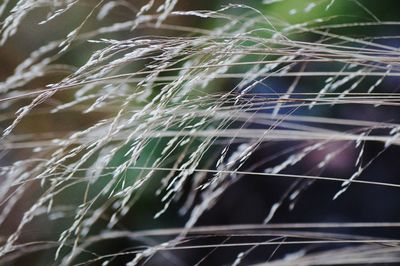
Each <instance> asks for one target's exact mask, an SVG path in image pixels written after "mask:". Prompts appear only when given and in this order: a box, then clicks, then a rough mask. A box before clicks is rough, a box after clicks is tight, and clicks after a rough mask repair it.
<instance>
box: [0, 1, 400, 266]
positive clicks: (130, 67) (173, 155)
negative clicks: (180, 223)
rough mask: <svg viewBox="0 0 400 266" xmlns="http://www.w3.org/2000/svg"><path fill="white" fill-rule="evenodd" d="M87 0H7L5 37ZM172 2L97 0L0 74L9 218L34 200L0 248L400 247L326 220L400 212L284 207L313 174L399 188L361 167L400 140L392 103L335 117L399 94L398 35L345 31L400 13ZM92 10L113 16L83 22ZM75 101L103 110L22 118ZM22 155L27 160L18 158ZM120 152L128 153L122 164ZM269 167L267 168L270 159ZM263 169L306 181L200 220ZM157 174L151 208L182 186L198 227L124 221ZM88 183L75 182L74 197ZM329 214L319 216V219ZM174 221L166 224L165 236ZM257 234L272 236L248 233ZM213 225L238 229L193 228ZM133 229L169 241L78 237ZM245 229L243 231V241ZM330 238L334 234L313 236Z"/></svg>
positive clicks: (364, 256)
mask: <svg viewBox="0 0 400 266" xmlns="http://www.w3.org/2000/svg"><path fill="white" fill-rule="evenodd" d="M81 2H83V1H75V0H74V1H66V0H63V1H55V0H53V1H27V0H25V1H22V0H21V1H17V3H15V5H14V6H13V9H11V11H9V9H10V8H11V6H12V5H13V4H14V3H11V2H9V1H3V3H2V5H1V4H0V15H2V18H3V24H2V25H1V27H2V29H1V31H0V33H1V38H0V43H1V44H2V45H7V43H8V42H9V41H10V40H12V38H13V36H14V35H18V29H19V27H21V25H23V23H24V21H25V20H26V19H27V17H29V14H30V13H31V12H33V11H34V10H37V9H45V10H47V11H48V12H50V13H49V14H48V17H47V18H45V19H44V20H43V21H42V23H43V24H44V25H46V24H48V23H54V22H53V21H56V22H57V23H58V22H59V21H62V18H63V16H67V15H68V14H69V13H68V12H73V11H74V10H75V9H76V8H79V5H80V4H82V3H81ZM176 2H177V1H173V0H166V1H165V3H163V4H161V3H155V2H154V1H149V2H148V3H147V4H146V5H144V6H141V7H140V6H137V4H136V5H133V4H131V3H130V2H128V1H98V2H97V3H96V4H95V5H92V6H91V7H90V9H89V11H88V12H87V14H86V15H85V16H84V17H83V18H82V20H81V21H80V24H78V26H76V27H75V28H72V29H71V30H70V33H69V34H68V35H66V36H65V38H64V39H61V40H52V41H48V42H46V43H43V44H42V45H43V46H41V47H38V48H36V49H35V50H34V51H33V52H31V53H30V55H29V56H28V57H27V58H26V59H25V60H24V61H23V62H21V63H20V64H19V65H18V66H16V67H15V71H14V73H13V74H12V75H10V76H9V77H8V78H7V79H6V80H4V81H2V82H1V83H0V92H1V95H2V96H1V99H0V107H1V108H2V113H1V115H0V120H1V121H2V124H7V127H6V128H5V129H4V131H3V134H2V138H1V145H2V153H1V156H2V158H6V159H4V162H5V163H2V166H1V176H2V181H1V188H0V202H1V213H0V226H1V225H2V224H5V222H6V221H7V219H10V218H9V217H11V216H13V213H19V212H21V211H20V209H21V208H22V207H21V206H23V208H25V209H24V210H23V212H22V214H21V217H20V218H18V220H19V221H18V223H17V224H18V225H17V226H16V227H15V228H14V229H13V230H12V232H10V233H6V234H3V233H2V234H3V236H2V237H1V238H0V240H1V248H0V262H1V263H2V264H7V263H11V262H12V261H13V260H16V259H18V258H21V257H23V256H29V254H30V253H33V252H51V254H53V255H54V257H55V263H56V264H58V265H83V264H89V263H103V265H106V264H107V263H108V262H110V263H112V261H113V259H114V258H116V257H118V256H125V255H130V257H131V261H130V262H129V263H128V264H127V265H136V264H144V263H146V262H149V263H151V261H152V260H151V259H152V257H153V256H154V255H155V254H157V253H163V254H167V255H168V254H170V256H171V257H172V258H169V259H170V260H171V261H170V262H171V263H176V264H180V262H179V257H178V258H175V256H176V255H174V254H175V253H174V252H175V251H178V250H182V249H187V250H188V249H207V250H210V251H209V253H208V255H206V256H204V257H203V259H202V260H201V261H199V264H200V263H205V264H204V265H206V264H207V257H208V256H209V255H211V254H212V253H213V252H216V250H217V249H220V248H234V247H241V248H244V249H243V250H244V251H242V252H240V253H238V254H237V256H236V258H235V259H234V260H233V261H231V262H228V263H232V264H233V265H239V264H240V263H246V258H247V257H249V256H250V255H251V254H252V252H253V251H254V250H255V249H256V248H258V247H261V246H267V245H272V246H274V247H276V249H275V251H276V250H278V248H281V247H283V246H285V245H293V246H296V247H299V249H298V252H297V253H293V254H287V256H286V257H283V258H279V259H275V258H273V255H274V253H275V251H274V252H273V253H272V254H270V257H269V258H268V259H267V260H264V261H259V262H260V264H261V265H327V264H330V265H332V264H342V265H347V264H366V263H378V264H383V263H399V262H400V248H399V243H398V242H399V241H400V240H398V239H387V238H384V237H372V236H371V237H367V236H357V235H353V234H338V233H329V230H324V229H329V228H353V227H355V228H363V227H365V228H376V227H377V228H383V227H386V228H389V230H397V228H398V227H399V224H398V223H392V222H382V223H363V222H360V223H334V224H326V223H318V224H314V223H306V224H297V223H295V224H279V223H278V224H275V223H272V224H271V223H270V221H271V220H272V219H273V218H274V216H275V214H276V212H277V211H278V210H279V209H280V208H287V207H289V208H295V204H296V203H297V200H298V198H299V195H300V194H302V193H304V192H305V191H306V190H307V189H308V188H309V187H310V186H311V185H312V183H313V182H315V181H321V182H330V183H333V184H336V185H337V184H339V186H338V187H339V188H338V190H337V193H336V194H334V195H332V199H333V200H334V199H336V198H338V197H339V196H340V195H342V194H343V193H351V192H348V191H347V190H349V189H350V187H351V186H380V187H382V188H384V189H387V190H398V189H399V188H400V184H399V183H392V182H386V181H381V180H379V177H377V178H376V179H375V180H363V179H362V175H363V174H364V173H365V172H366V171H368V169H369V167H370V165H371V164H373V163H374V162H375V161H376V160H377V159H378V158H379V156H381V155H382V154H383V153H384V152H385V151H387V150H388V149H390V148H391V147H393V146H398V145H400V138H399V136H400V124H398V121H397V120H396V117H391V118H392V119H386V120H385V121H377V120H374V118H373V117H364V118H363V119H358V118H351V117H350V116H348V117H345V118H343V117H333V116H331V115H330V114H331V113H332V112H334V111H335V110H347V112H357V110H362V112H364V111H365V110H375V109H377V108H380V109H382V110H397V108H398V106H399V105H400V98H399V96H398V94H397V93H396V91H395V89H393V90H392V91H390V92H379V91H377V88H379V86H380V85H381V84H382V82H384V81H385V80H386V79H388V78H393V79H395V80H398V77H399V76H400V72H399V50H398V48H397V47H393V46H390V45H386V44H382V42H379V40H386V39H387V40H391V39H396V38H397V37H396V36H385V35H379V36H367V35H366V33H365V34H362V35H361V36H359V35H350V34H347V33H340V34H339V33H335V32H346V31H347V32H348V31H349V29H354V31H360V32H363V30H365V29H368V28H370V27H371V28H372V27H381V28H382V29H384V28H385V27H398V26H399V24H400V22H396V21H380V20H379V19H378V18H377V17H376V16H375V15H374V14H373V12H371V11H369V10H368V9H367V8H366V7H365V6H363V5H362V4H361V3H359V2H357V1H354V2H355V3H356V4H355V6H356V7H357V8H358V9H361V10H364V11H365V14H366V16H367V17H368V19H366V20H363V21H351V22H346V23H344V22H337V21H339V20H338V19H337V17H335V16H333V15H332V16H331V15H329V16H328V15H327V16H324V17H319V18H317V19H312V20H310V21H306V22H301V23H298V24H290V23H288V22H286V21H284V20H282V19H280V18H278V17H275V16H273V15H271V14H264V13H263V12H261V11H259V10H257V9H255V8H252V7H250V6H246V5H238V4H231V5H228V6H224V7H222V8H221V9H219V10H216V11H175V10H174V7H176V4H177V3H176ZM264 2H265V4H266V5H267V4H271V3H272V2H283V1H264ZM270 2H271V3H270ZM334 5H335V1H315V2H310V3H309V5H307V6H306V8H305V9H304V10H301V12H305V13H308V12H313V9H314V8H324V9H330V8H332V6H334ZM356 7H355V8H356ZM121 10H123V11H124V12H128V13H129V14H130V19H128V20H126V21H114V19H115V17H114V16H112V14H113V12H114V11H121ZM293 12H294V11H292V13H293ZM299 12H300V11H299ZM327 12H328V11H327ZM327 14H328V13H327ZM181 17H189V18H192V17H193V19H197V20H200V21H209V22H210V23H211V22H212V23H214V25H215V27H214V28H213V29H205V28H202V27H191V26H187V25H179V24H174V22H175V21H178V22H179V21H180V20H181ZM96 20H97V21H98V23H99V25H102V26H101V27H99V28H91V27H90V26H87V24H90V25H91V24H93V23H96ZM146 32H151V34H149V35H147V34H146ZM154 32H156V34H154ZM121 36H122V37H121ZM73 51H82V52H85V53H87V52H88V51H89V52H90V56H88V57H87V58H88V59H87V60H86V62H85V63H83V64H81V65H75V66H71V65H67V64H65V63H62V62H63V58H65V57H68V56H70V54H71V53H72V52H73ZM60 76H62V78H60V79H59V80H58V81H56V82H54V83H53V84H47V86H43V87H40V86H39V87H37V86H32V84H35V83H34V82H35V81H36V80H43V79H44V80H46V78H47V79H48V80H50V79H52V80H54V79H57V78H59V77H60ZM288 81H289V82H288ZM221 86H223V87H221ZM275 86H278V87H275ZM59 95H68V97H64V98H63V97H61V96H59ZM15 109H17V110H15ZM324 110H328V111H329V112H327V111H324ZM349 110H350V111H349ZM15 111H17V112H16V114H15V115H14V112H15ZM387 113H388V114H391V113H390V112H389V111H387ZM392 113H393V112H392ZM68 115H69V116H73V117H76V118H75V119H80V118H81V117H84V116H88V117H89V116H90V115H92V118H91V120H90V122H88V123H86V124H85V126H84V127H82V126H80V127H78V126H76V127H75V128H68V129H67V130H65V131H60V130H54V131H46V130H42V129H41V128H34V129H33V130H30V131H28V132H27V131H25V132H24V130H23V128H24V126H23V125H24V123H25V124H26V123H28V122H26V121H35V119H37V118H36V117H38V116H39V117H43V116H44V117H46V119H58V118H57V117H67V116H68ZM51 117H53V118H51ZM93 117H94V118H93ZM60 122H61V123H62V121H60ZM30 123H34V122H30ZM370 142H377V143H381V144H382V145H381V149H380V150H379V151H378V152H377V153H376V154H375V155H374V156H373V157H372V158H368V159H365V156H364V152H365V145H366V143H370ZM277 143H278V144H282V145H286V146H285V147H286V148H285V149H282V150H280V151H278V150H277V149H275V150H273V151H274V152H273V153H272V154H268V155H267V156H265V158H259V159H258V160H259V162H258V163H254V156H255V154H256V153H257V151H260V150H262V148H263V147H264V146H265V145H275V144H277ZM346 149H350V150H352V151H354V152H355V153H356V154H357V155H356V156H355V158H354V159H355V160H354V161H353V162H352V164H353V166H354V170H353V174H352V175H351V176H325V175H324V170H325V169H326V168H327V167H330V165H334V164H335V161H337V160H338V158H340V157H341V156H342V154H343V153H344V152H345V151H346ZM15 154H16V155H18V159H12V158H15V157H17V156H16V155H15ZM310 157H314V158H315V157H316V158H317V159H314V161H312V162H311V164H313V166H312V167H311V169H310V170H309V171H308V172H307V173H304V172H301V173H299V172H291V169H292V167H293V166H295V165H298V164H302V163H303V162H304V161H305V160H311V159H310ZM10 158H11V159H10ZM116 158H120V159H119V163H118V164H116V163H115V160H116ZM252 158H253V159H252ZM276 160H278V161H279V163H275V162H276ZM268 162H272V163H273V164H267V163H268ZM264 165H269V166H268V167H265V168H264V169H262V170H260V169H261V168H262V167H263V166H264ZM254 176H259V177H262V178H274V179H276V180H281V179H282V180H283V179H284V180H291V181H293V183H292V185H291V186H290V187H289V188H288V190H287V192H286V193H285V194H284V195H282V198H281V199H280V200H278V201H276V203H275V204H273V205H272V206H271V209H270V210H269V211H268V210H260V212H265V219H264V221H260V224H256V225H225V226H210V227H201V226H197V223H198V221H199V219H200V218H201V217H202V216H203V215H204V214H205V213H206V212H207V211H209V210H210V209H212V208H213V207H214V206H215V205H216V204H218V199H219V198H220V197H221V196H222V195H223V194H224V192H225V191H226V190H227V189H228V188H230V187H232V186H233V185H234V184H237V183H238V182H239V181H240V180H241V179H243V178H251V177H254ZM154 182H155V183H157V190H156V191H155V196H154V197H156V196H158V197H159V198H160V200H161V202H162V206H163V207H162V208H161V209H160V210H159V212H155V213H154V217H155V218H158V217H160V216H161V215H163V213H164V212H166V211H167V210H169V208H170V206H171V205H177V202H179V203H182V202H183V205H182V206H183V207H182V209H181V211H182V213H187V214H188V215H187V217H188V219H187V222H186V224H185V226H184V227H182V228H177V229H161V228H159V229H154V230H148V231H137V232H132V231H129V230H120V229H118V224H119V223H120V220H121V219H123V218H124V217H125V216H127V215H128V214H129V213H132V212H134V208H135V207H136V203H137V201H138V200H139V199H140V198H141V197H142V196H143V194H145V192H144V191H145V190H146V189H147V188H149V187H151V185H150V183H154ZM74 190H76V191H79V193H73V194H72V195H74V196H73V198H71V200H70V201H68V198H67V200H66V199H65V197H71V191H74ZM30 191H35V193H34V195H29V194H30ZM346 191H347V192H346ZM27 195H29V196H28V197H27ZM77 195H78V196H77ZM63 197H64V198H63ZM27 199H29V200H27ZM21 202H23V204H22V205H21ZM60 202H62V204H61V203H60ZM288 202H289V203H288ZM286 205H287V206H286ZM17 207H18V208H17ZM16 216H18V215H16ZM43 217H45V218H43ZM12 219H17V218H12ZM37 219H38V220H39V221H43V220H46V223H49V224H51V223H57V222H58V221H59V220H65V221H67V224H68V226H66V227H65V228H63V230H62V232H61V233H60V235H59V236H58V237H59V238H58V240H57V239H54V240H51V241H48V240H46V239H40V238H38V239H34V241H28V242H26V241H24V239H25V236H24V235H25V234H26V231H28V232H29V228H31V224H32V222H33V221H35V220H37ZM61 224H65V223H61ZM316 227H317V228H320V229H321V230H322V231H318V232H317V231H314V230H312V229H313V228H316ZM0 228H1V227H0ZM99 228H100V229H99ZM6 231H7V230H5V232H6ZM160 236H163V238H157V237H160ZM251 236H257V237H258V238H257V240H255V241H248V240H245V241H240V239H246V238H243V237H248V238H250V237H251ZM213 237H223V238H224V239H225V240H224V241H222V242H219V243H216V244H196V240H199V239H200V240H201V239H207V238H210V239H212V238H213ZM119 238H127V239H131V240H137V241H142V240H143V239H148V238H154V239H155V240H154V241H149V243H150V244H149V243H146V240H143V241H144V246H137V247H134V248H133V250H129V251H121V252H119V253H110V254H107V255H95V254H92V259H90V260H87V261H86V260H84V261H82V259H81V257H80V256H81V255H82V253H88V252H91V251H90V248H91V247H92V246H94V244H95V243H98V242H105V241H108V240H112V239H119ZM166 238H167V239H168V240H167V241H165V239H166ZM157 239H158V240H157ZM159 239H164V240H162V241H161V240H159ZM234 239H239V240H237V241H231V240H234ZM192 242H193V243H194V244H192ZM214 243H215V242H214ZM317 244H318V245H320V246H324V247H326V249H325V250H323V251H316V252H313V251H312V250H311V251H309V250H308V248H307V247H309V246H311V245H317ZM337 244H343V245H341V246H339V245H337ZM344 244H346V245H344ZM93 252H94V251H93ZM235 252H236V249H235ZM167 255H165V256H167ZM93 256H94V257H93ZM175 259H176V261H175V262H173V260H175ZM246 264H247V263H246Z"/></svg>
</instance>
